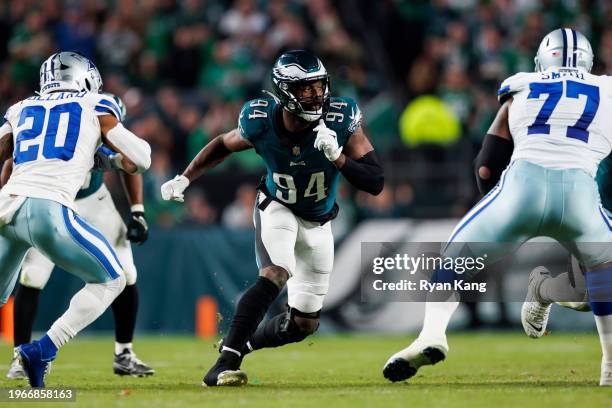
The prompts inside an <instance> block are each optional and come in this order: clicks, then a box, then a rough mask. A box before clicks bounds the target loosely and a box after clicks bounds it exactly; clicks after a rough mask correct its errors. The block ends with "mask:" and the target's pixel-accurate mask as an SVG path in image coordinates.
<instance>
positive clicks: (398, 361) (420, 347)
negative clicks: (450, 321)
mask: <svg viewBox="0 0 612 408" xmlns="http://www.w3.org/2000/svg"><path fill="white" fill-rule="evenodd" d="M446 354H448V344H447V343H446V339H444V340H443V341H439V342H434V343H431V342H426V341H423V340H422V339H421V338H417V339H416V340H415V341H413V342H412V344H411V345H410V346H408V347H406V348H405V349H403V350H401V351H398V352H397V353H395V354H394V355H392V356H391V358H389V360H388V361H387V363H386V364H385V367H384V368H383V375H384V376H385V378H386V379H387V380H389V381H392V382H397V381H404V380H407V379H409V378H411V377H414V375H415V374H416V373H417V371H418V370H419V368H420V367H421V366H424V365H434V364H437V363H439V362H440V361H442V360H444V359H445V358H446Z"/></svg>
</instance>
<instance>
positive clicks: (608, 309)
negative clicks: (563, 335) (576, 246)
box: [585, 267, 612, 385]
mask: <svg viewBox="0 0 612 408" xmlns="http://www.w3.org/2000/svg"><path fill="white" fill-rule="evenodd" d="M585 279H586V286H587V292H588V295H589V303H590V305H591V309H593V314H594V315H595V324H596V325H597V332H598V333H599V342H600V343H601V355H602V358H601V372H602V377H601V380H600V385H612V377H610V376H609V375H606V377H604V373H606V374H608V373H609V372H610V371H612V267H608V268H602V269H598V270H595V271H589V272H587V273H586V274H585Z"/></svg>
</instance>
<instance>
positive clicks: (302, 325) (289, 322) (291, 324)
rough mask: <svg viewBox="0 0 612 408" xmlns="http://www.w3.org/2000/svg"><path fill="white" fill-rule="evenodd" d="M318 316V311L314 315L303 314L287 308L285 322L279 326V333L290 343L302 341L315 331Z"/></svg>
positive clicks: (317, 324)
mask: <svg viewBox="0 0 612 408" xmlns="http://www.w3.org/2000/svg"><path fill="white" fill-rule="evenodd" d="M320 316H321V311H320V310H319V311H317V312H314V313H303V312H300V311H299V310H297V309H294V308H292V307H289V308H287V314H286V316H285V320H284V321H283V323H282V324H281V327H280V332H281V333H283V335H284V336H286V338H287V340H289V341H290V342H292V343H295V342H298V341H302V340H304V339H305V338H306V337H308V336H310V335H311V334H313V333H314V332H316V331H317V329H318V328H319V317H320Z"/></svg>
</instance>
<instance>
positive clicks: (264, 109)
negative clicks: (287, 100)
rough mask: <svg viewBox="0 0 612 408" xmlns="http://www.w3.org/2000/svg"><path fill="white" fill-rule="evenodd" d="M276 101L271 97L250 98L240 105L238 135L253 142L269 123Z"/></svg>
mask: <svg viewBox="0 0 612 408" xmlns="http://www.w3.org/2000/svg"><path fill="white" fill-rule="evenodd" d="M275 105H276V101H275V100H274V99H272V98H260V99H252V100H250V101H248V102H246V103H245V104H244V105H242V109H240V117H239V118H238V130H239V131H240V136H241V137H242V138H244V139H246V140H248V141H250V142H253V141H254V140H255V139H256V138H257V137H258V136H259V135H261V134H262V133H263V132H264V131H265V130H266V129H267V128H268V127H269V124H270V120H271V119H272V112H273V110H274V106H275Z"/></svg>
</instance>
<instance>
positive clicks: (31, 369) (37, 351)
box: [17, 340, 55, 388]
mask: <svg viewBox="0 0 612 408" xmlns="http://www.w3.org/2000/svg"><path fill="white" fill-rule="evenodd" d="M17 350H18V352H19V357H18V358H19V362H20V363H21V366H22V367H23V369H24V371H25V373H26V375H27V376H28V381H29V383H30V386H31V387H32V388H44V386H45V375H47V373H48V372H49V367H50V365H51V361H53V360H55V356H53V357H51V358H47V359H43V357H42V349H41V347H40V343H39V341H38V340H34V341H33V342H31V343H28V344H22V345H21V346H19V347H18V348H17Z"/></svg>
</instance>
